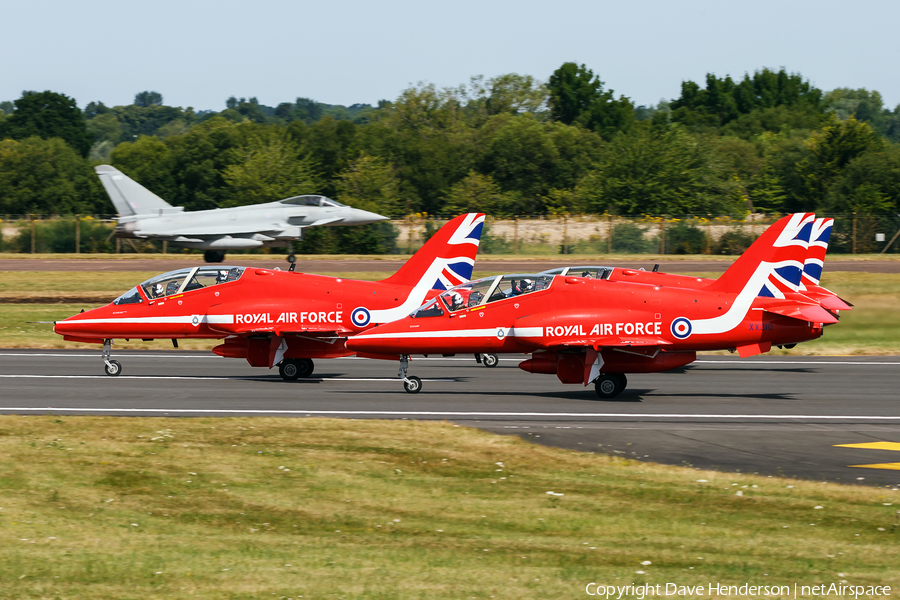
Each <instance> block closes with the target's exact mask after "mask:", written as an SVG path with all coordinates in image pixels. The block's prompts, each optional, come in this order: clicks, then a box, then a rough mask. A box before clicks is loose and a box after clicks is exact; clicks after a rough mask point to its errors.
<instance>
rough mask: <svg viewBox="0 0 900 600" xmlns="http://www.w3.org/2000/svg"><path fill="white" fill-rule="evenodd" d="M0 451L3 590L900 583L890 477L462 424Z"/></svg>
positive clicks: (512, 591) (300, 592) (347, 590)
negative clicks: (812, 477) (826, 474)
mask: <svg viewBox="0 0 900 600" xmlns="http://www.w3.org/2000/svg"><path fill="white" fill-rule="evenodd" d="M0 457H2V458H0V498H2V510H0V539H2V541H3V542H2V544H0V581H2V582H3V583H2V592H0V595H2V596H3V597H9V598H57V597H59V598H73V599H88V598H98V599H99V598H103V599H108V598H155V597H166V598H189V597H203V598H212V597H215V598H231V599H243V598H262V597H272V596H273V595H274V597H276V598H300V597H303V598H324V597H334V595H337V596H343V597H351V596H352V597H363V598H404V599H405V598H428V599H434V598H461V597H465V598H470V597H477V598H488V597H497V598H564V597H565V598H571V597H580V596H582V595H583V594H584V586H585V585H586V584H587V583H588V582H592V581H593V582H601V583H607V584H612V583H615V584H619V585H624V584H628V583H632V582H635V583H638V584H641V583H653V584H656V583H666V582H675V583H678V584H680V585H681V584H684V585H688V584H689V585H700V584H704V585H706V584H708V583H709V582H721V583H729V584H742V583H745V582H750V583H753V584H760V585H764V584H768V585H776V584H777V585H793V583H794V582H799V583H800V584H814V583H819V582H832V581H833V582H840V581H842V580H843V581H847V582H849V583H851V584H854V585H891V586H897V585H900V568H898V564H900V544H898V543H897V541H898V537H897V536H898V535H900V525H898V522H897V518H898V511H897V509H898V508H900V493H898V492H897V491H896V490H892V489H885V488H868V487H862V486H841V485H837V484H823V483H820V482H804V481H796V480H788V479H779V478H766V477H760V476H753V475H744V474H725V473H718V472H711V471H699V470H694V469H690V468H685V467H670V466H662V465H655V464H648V463H638V462H634V461H630V460H627V459H624V458H618V457H614V456H607V455H601V454H597V455H594V454H589V453H578V452H571V451H567V450H561V449H556V448H548V447H543V446H536V445H532V444H529V443H527V442H524V441H522V440H520V439H519V438H517V437H512V436H497V435H492V434H488V433H485V432H481V431H478V430H473V429H469V428H466V427H459V426H456V425H452V424H449V423H435V422H431V423H426V422H409V421H394V422H385V421H375V420H336V419H262V418H229V419H213V418H197V419H167V418H152V419H138V418H116V417H107V418H101V417H65V416H38V417H18V416H2V417H0ZM548 492H553V494H549V493H548ZM645 561H649V563H646V562H645ZM894 589H896V587H894Z"/></svg>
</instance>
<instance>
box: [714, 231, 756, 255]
mask: <svg viewBox="0 0 900 600" xmlns="http://www.w3.org/2000/svg"><path fill="white" fill-rule="evenodd" d="M755 239H756V238H755V237H754V236H752V235H750V234H749V233H747V232H746V231H743V230H740V229H732V230H731V231H728V232H726V233H725V234H724V235H723V236H722V237H720V238H719V239H718V240H717V241H716V243H715V244H714V245H713V254H732V255H738V254H743V253H744V252H746V251H747V248H749V247H750V244H752V243H753V242H754V240H755Z"/></svg>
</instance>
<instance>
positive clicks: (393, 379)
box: [0, 375, 457, 383]
mask: <svg viewBox="0 0 900 600" xmlns="http://www.w3.org/2000/svg"><path fill="white" fill-rule="evenodd" d="M0 379H104V380H108V381H116V380H117V379H120V380H121V379H152V380H154V381H161V380H166V379H185V380H188V381H273V380H276V381H277V378H275V376H274V375H272V376H269V377H263V376H261V375H248V376H246V377H215V376H209V377H198V376H195V375H122V376H117V377H110V376H109V375H0ZM299 381H300V382H303V381H316V382H322V381H383V382H388V383H400V381H401V380H400V379H398V378H397V377H369V378H362V377H360V378H350V377H341V378H327V377H305V378H303V379H301V380H299ZM422 381H438V382H445V383H446V382H451V383H453V382H456V381H457V380H456V379H452V378H449V379H448V378H443V379H442V378H436V379H422Z"/></svg>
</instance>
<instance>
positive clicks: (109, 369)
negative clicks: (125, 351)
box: [103, 340, 122, 377]
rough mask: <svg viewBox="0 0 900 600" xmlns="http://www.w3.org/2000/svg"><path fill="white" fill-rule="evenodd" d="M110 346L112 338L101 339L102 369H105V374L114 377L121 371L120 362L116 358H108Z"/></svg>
mask: <svg viewBox="0 0 900 600" xmlns="http://www.w3.org/2000/svg"><path fill="white" fill-rule="evenodd" d="M111 346H112V340H103V362H104V366H103V370H104V371H106V374H107V375H109V376H111V377H116V376H117V375H119V373H121V372H122V363H120V362H119V361H117V360H110V358H109V354H110V347H111Z"/></svg>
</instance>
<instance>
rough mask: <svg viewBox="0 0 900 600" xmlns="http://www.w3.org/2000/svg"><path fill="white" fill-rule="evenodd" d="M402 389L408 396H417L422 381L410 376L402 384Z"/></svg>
mask: <svg viewBox="0 0 900 600" xmlns="http://www.w3.org/2000/svg"><path fill="white" fill-rule="evenodd" d="M403 389H404V390H406V391H407V392H408V393H410V394H418V393H419V391H421V389H422V380H421V379H419V378H418V377H416V376H415V375H410V376H409V377H407V378H406V381H404V382H403Z"/></svg>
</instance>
